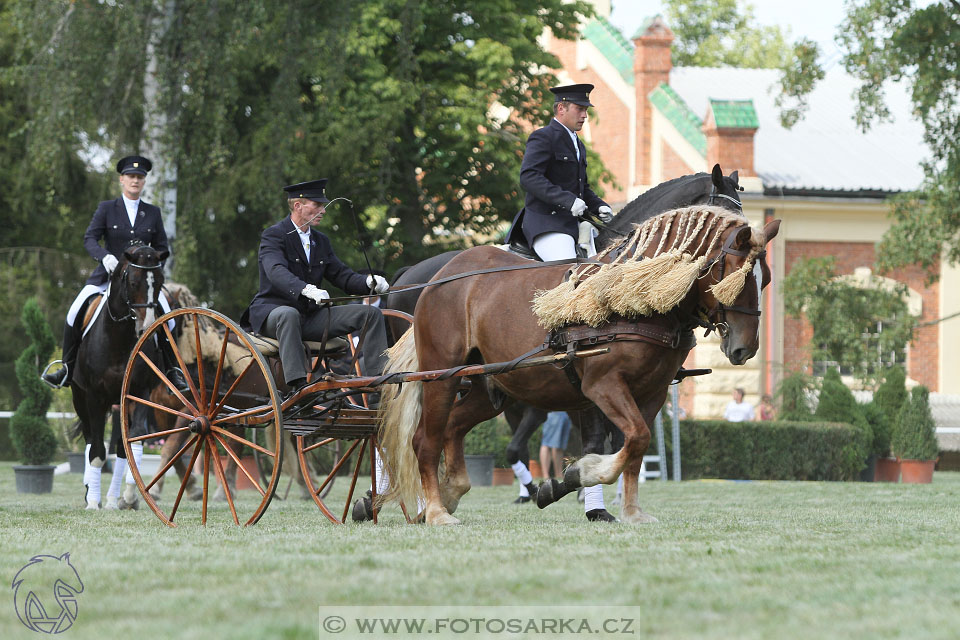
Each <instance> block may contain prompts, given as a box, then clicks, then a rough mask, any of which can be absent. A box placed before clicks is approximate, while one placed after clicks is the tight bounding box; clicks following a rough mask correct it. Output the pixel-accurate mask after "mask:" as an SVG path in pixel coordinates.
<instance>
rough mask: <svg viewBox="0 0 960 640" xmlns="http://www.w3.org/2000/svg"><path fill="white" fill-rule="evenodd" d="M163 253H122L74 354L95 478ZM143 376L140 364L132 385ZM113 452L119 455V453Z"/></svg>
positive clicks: (154, 305) (139, 248)
mask: <svg viewBox="0 0 960 640" xmlns="http://www.w3.org/2000/svg"><path fill="white" fill-rule="evenodd" d="M167 255H168V253H167V251H160V252H158V251H156V250H155V249H154V248H153V247H150V246H147V245H144V244H142V243H139V242H137V243H133V244H131V245H129V246H128V247H127V248H126V249H124V251H123V255H122V256H121V257H120V262H119V264H118V265H117V268H116V269H114V271H113V274H112V275H111V276H110V284H109V288H108V289H107V293H106V301H105V302H104V303H103V304H102V305H101V306H100V308H99V310H98V311H96V312H95V313H96V316H95V318H94V319H93V320H92V323H91V325H90V327H89V329H87V331H86V333H85V335H84V337H83V340H82V342H81V343H80V349H79V350H78V352H77V364H76V373H75V374H74V376H73V382H72V384H71V385H70V387H71V389H72V391H73V406H74V409H75V410H76V412H77V418H78V419H79V422H80V424H79V428H80V431H81V432H82V433H83V437H84V440H85V441H86V443H87V444H88V445H90V452H89V454H88V460H89V462H90V465H91V467H93V468H95V469H96V471H95V473H98V474H99V472H100V468H101V467H102V466H103V463H104V461H105V460H106V458H107V452H106V449H105V447H104V444H103V433H104V423H105V422H106V416H107V413H108V412H109V411H110V407H111V406H113V405H114V404H117V403H118V402H120V392H121V388H122V385H123V378H124V375H125V371H126V367H127V360H128V359H129V357H130V352H131V351H132V350H133V347H134V345H135V344H136V342H137V339H138V338H139V336H140V335H141V334H142V333H143V332H144V330H145V329H146V328H147V327H148V326H150V325H151V324H153V322H154V320H155V319H156V318H157V317H158V315H157V314H158V310H159V308H160V307H159V296H160V288H161V287H162V286H163V261H164V260H165V259H166V258H167ZM77 321H78V322H81V321H82V320H81V319H80V318H78V319H77ZM154 359H155V360H157V359H158V358H154ZM143 372H145V365H143V364H141V365H139V366H136V367H134V369H133V372H132V373H133V375H134V376H135V377H134V378H133V379H132V380H133V381H134V383H135V386H136V380H137V378H139V377H141V376H140V375H138V374H140V373H143ZM118 454H120V455H122V453H121V450H118Z"/></svg>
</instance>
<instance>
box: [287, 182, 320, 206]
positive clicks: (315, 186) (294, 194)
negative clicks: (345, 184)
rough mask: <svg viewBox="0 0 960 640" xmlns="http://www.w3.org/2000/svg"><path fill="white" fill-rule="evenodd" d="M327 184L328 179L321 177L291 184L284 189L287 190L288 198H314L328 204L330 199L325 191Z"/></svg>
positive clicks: (315, 200)
mask: <svg viewBox="0 0 960 640" xmlns="http://www.w3.org/2000/svg"><path fill="white" fill-rule="evenodd" d="M326 186H327V179H326V178H321V179H320V180H311V181H309V182H300V183H298V184H291V185H289V186H286V187H284V188H283V190H284V191H286V192H287V199H288V200H292V199H293V198H306V199H307V200H313V201H314V202H319V203H320V204H327V203H328V202H330V200H329V199H328V198H327V196H326V194H325V193H324V192H323V190H324V189H325V188H326Z"/></svg>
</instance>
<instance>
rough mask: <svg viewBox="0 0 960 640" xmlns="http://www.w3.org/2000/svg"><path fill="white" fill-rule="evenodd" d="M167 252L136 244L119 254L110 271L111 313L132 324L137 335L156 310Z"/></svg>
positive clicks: (153, 316)
mask: <svg viewBox="0 0 960 640" xmlns="http://www.w3.org/2000/svg"><path fill="white" fill-rule="evenodd" d="M168 255H169V254H168V252H167V251H159V252H158V251H157V250H156V249H154V248H153V247H151V246H148V245H145V244H142V243H139V242H136V243H132V244H130V245H129V246H127V248H126V249H124V251H123V255H122V256H121V259H120V263H119V265H117V268H116V269H115V270H114V272H113V276H112V277H111V284H110V292H111V294H110V298H111V307H112V310H111V313H114V315H115V316H116V319H118V320H119V319H121V317H120V316H117V315H116V314H118V313H119V314H121V315H122V316H123V319H128V318H129V319H132V320H134V322H135V323H136V333H137V335H138V336H139V335H141V334H142V333H143V332H144V330H145V329H146V328H147V327H149V326H150V325H151V324H153V322H154V320H156V318H157V314H156V309H157V304H158V303H159V300H160V288H161V287H162V286H163V261H164V260H165V259H166V258H167V256H168Z"/></svg>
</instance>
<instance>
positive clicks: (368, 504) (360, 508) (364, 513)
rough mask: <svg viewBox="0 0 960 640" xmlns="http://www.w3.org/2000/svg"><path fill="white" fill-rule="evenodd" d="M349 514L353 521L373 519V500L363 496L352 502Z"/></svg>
mask: <svg viewBox="0 0 960 640" xmlns="http://www.w3.org/2000/svg"><path fill="white" fill-rule="evenodd" d="M351 516H352V517H353V521H354V522H367V521H368V520H373V500H371V499H370V498H369V497H363V498H360V499H359V500H357V501H356V502H354V503H353V512H352V513H351Z"/></svg>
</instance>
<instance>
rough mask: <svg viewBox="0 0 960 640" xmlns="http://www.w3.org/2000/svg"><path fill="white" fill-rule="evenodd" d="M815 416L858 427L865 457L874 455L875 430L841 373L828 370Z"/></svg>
mask: <svg viewBox="0 0 960 640" xmlns="http://www.w3.org/2000/svg"><path fill="white" fill-rule="evenodd" d="M814 416H815V417H816V418H817V419H819V420H822V421H823V422H846V423H847V424H852V425H853V426H855V427H857V429H858V430H859V431H860V433H861V435H862V445H863V451H864V456H866V455H867V454H869V453H874V451H873V445H874V438H873V430H872V429H871V427H870V423H869V422H868V421H867V418H866V417H865V416H864V414H863V410H862V409H861V407H860V405H858V404H857V400H856V398H854V397H853V393H852V392H851V391H850V389H849V388H848V387H847V385H845V384H843V380H841V379H840V372H839V371H837V370H836V369H828V370H827V373H826V374H825V375H824V376H823V382H822V383H821V385H820V401H819V402H818V403H817V410H816V411H815V412H814Z"/></svg>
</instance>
